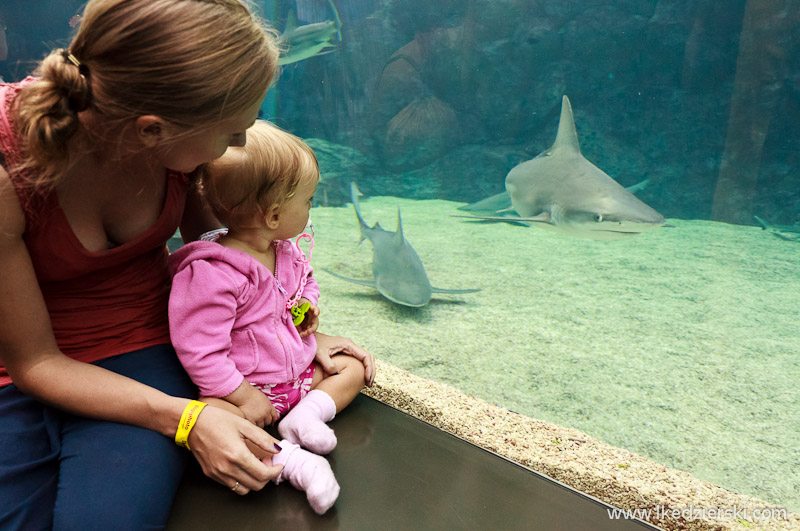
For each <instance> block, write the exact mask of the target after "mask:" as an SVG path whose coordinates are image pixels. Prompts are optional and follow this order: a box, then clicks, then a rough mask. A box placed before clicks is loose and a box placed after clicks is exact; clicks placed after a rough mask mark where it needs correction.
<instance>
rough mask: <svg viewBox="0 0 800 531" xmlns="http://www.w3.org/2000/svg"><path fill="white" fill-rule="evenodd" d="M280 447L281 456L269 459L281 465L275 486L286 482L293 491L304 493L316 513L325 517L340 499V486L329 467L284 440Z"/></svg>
mask: <svg viewBox="0 0 800 531" xmlns="http://www.w3.org/2000/svg"><path fill="white" fill-rule="evenodd" d="M280 447H281V448H282V450H281V451H280V453H277V454H275V455H274V456H272V464H274V465H283V471H282V472H281V475H280V476H278V478H277V479H276V480H275V483H280V482H281V481H283V480H285V479H288V480H289V483H291V484H292V486H294V488H296V489H298V490H302V491H305V493H306V497H307V498H308V503H310V504H311V508H312V509H314V512H315V513H317V514H324V513H325V511H327V510H328V509H330V508H331V507H332V506H333V504H334V502H336V498H338V497H339V484H338V483H337V482H336V477H334V475H333V470H331V465H329V464H328V461H327V460H326V459H325V458H324V457H322V456H319V455H316V454H312V453H311V452H308V451H306V450H303V449H302V448H300V447H299V446H297V445H296V444H294V443H292V442H289V441H287V440H286V439H284V440H282V441H281V442H280Z"/></svg>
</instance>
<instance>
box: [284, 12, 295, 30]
mask: <svg viewBox="0 0 800 531" xmlns="http://www.w3.org/2000/svg"><path fill="white" fill-rule="evenodd" d="M295 29H297V15H295V14H294V10H293V9H290V10H289V15H288V16H287V17H286V27H285V28H284V29H283V33H284V34H288V33H289V32H290V31H292V30H295Z"/></svg>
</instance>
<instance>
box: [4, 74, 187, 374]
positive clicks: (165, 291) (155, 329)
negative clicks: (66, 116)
mask: <svg viewBox="0 0 800 531" xmlns="http://www.w3.org/2000/svg"><path fill="white" fill-rule="evenodd" d="M34 81H35V79H33V78H27V79H25V80H23V81H21V82H20V83H9V84H0V153H2V155H3V158H4V160H5V163H4V166H5V168H6V170H7V171H8V172H9V175H10V177H11V181H12V182H13V184H14V188H15V190H16V192H17V196H18V197H19V201H20V204H21V206H22V209H23V210H24V212H25V223H26V227H25V233H24V235H23V237H24V240H25V244H26V246H27V248H28V252H29V253H30V256H31V260H32V262H33V267H34V270H35V271H36V276H37V278H38V280H39V286H40V288H41V290H42V294H43V295H44V300H45V303H46V304H47V310H48V312H49V314H50V320H51V322H52V326H53V332H54V334H55V338H56V341H57V342H58V346H59V348H60V349H61V351H62V352H64V354H66V355H67V356H69V357H71V358H74V359H76V360H79V361H84V362H91V361H96V360H99V359H103V358H108V357H111V356H115V355H117V354H122V353H125V352H130V351H133V350H137V349H140V348H145V347H148V346H153V345H158V344H164V343H169V324H168V320H167V302H168V298H169V288H170V276H169V271H168V269H167V255H168V252H167V247H166V241H167V240H168V239H169V237H170V236H172V234H173V233H174V232H175V230H176V229H177V227H178V224H179V223H180V220H181V217H182V215H183V208H184V204H185V200H186V190H187V188H188V184H189V179H188V178H187V176H186V175H184V174H181V173H177V172H168V173H167V175H166V178H167V179H168V184H167V189H166V198H165V201H164V208H163V210H162V212H161V215H160V216H159V218H158V220H157V221H156V223H155V224H154V225H153V226H152V227H150V228H149V229H148V230H147V231H146V232H144V233H143V234H141V235H139V236H138V237H136V238H135V239H133V240H131V241H129V242H126V243H124V244H122V245H120V246H118V247H114V248H112V249H109V250H106V251H102V252H97V253H95V252H91V251H89V250H87V249H86V248H84V247H83V245H82V244H81V243H80V241H79V240H78V238H77V236H75V234H74V233H73V232H72V229H71V228H70V225H69V223H68V221H67V218H66V216H65V215H64V212H63V211H62V210H61V207H60V206H59V204H58V197H57V195H56V193H55V192H49V193H39V192H35V191H33V190H32V189H31V187H29V186H27V184H26V183H27V182H28V180H27V177H29V175H30V174H29V173H27V172H20V171H14V167H15V166H16V165H17V164H18V163H19V162H20V161H21V160H22V156H21V153H20V147H19V145H18V141H17V138H16V135H15V129H14V124H13V111H12V103H13V100H14V98H15V97H16V96H17V94H18V93H19V91H20V90H21V89H22V87H23V86H25V85H26V84H28V83H31V82H34ZM9 383H11V379H10V378H9V376H8V373H7V372H6V370H5V367H3V366H2V365H0V386H3V385H7V384H9Z"/></svg>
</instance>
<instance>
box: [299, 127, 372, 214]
mask: <svg viewBox="0 0 800 531" xmlns="http://www.w3.org/2000/svg"><path fill="white" fill-rule="evenodd" d="M304 142H305V143H306V144H308V145H309V147H311V149H313V150H314V154H315V155H316V157H317V161H318V162H319V171H320V183H319V185H318V187H317V192H316V193H315V194H314V200H315V204H320V205H323V206H341V205H344V204H345V203H346V202H347V201H349V200H350V199H349V198H350V188H349V186H350V181H351V180H352V179H353V175H364V174H374V173H375V172H376V170H375V167H376V164H375V161H374V159H372V158H371V157H369V156H367V155H365V154H364V153H362V152H361V151H359V150H358V149H355V148H352V147H350V146H343V145H341V144H336V143H334V142H328V141H327V140H322V139H320V138H306V139H304Z"/></svg>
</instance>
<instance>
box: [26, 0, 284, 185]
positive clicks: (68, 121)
mask: <svg viewBox="0 0 800 531" xmlns="http://www.w3.org/2000/svg"><path fill="white" fill-rule="evenodd" d="M278 54H279V50H278V46H277V40H276V33H275V32H274V31H273V30H271V29H269V28H268V27H266V26H265V25H264V24H263V23H262V22H261V21H260V20H259V19H258V18H256V17H255V16H254V15H253V14H252V13H251V12H250V11H249V10H248V8H247V7H246V5H245V4H244V3H243V2H242V1H240V0H89V2H88V3H87V4H86V8H85V10H84V12H83V17H82V19H81V24H80V26H79V28H78V31H77V34H76V35H75V37H74V38H73V40H72V43H71V44H70V46H69V49H68V50H56V51H53V52H51V53H50V55H48V56H47V57H46V58H45V59H44V60H43V61H42V63H41V64H40V66H39V68H38V70H37V75H38V76H39V77H40V79H39V80H38V81H36V82H34V83H32V84H30V85H28V86H27V87H25V88H24V89H23V90H22V91H21V92H20V95H19V97H18V98H17V101H16V112H17V116H16V125H17V129H18V131H19V133H20V136H21V140H22V145H23V147H24V148H25V150H26V155H27V160H25V162H24V163H23V167H34V168H36V169H37V170H38V171H37V173H38V174H39V175H38V176H37V177H36V180H37V182H36V183H35V184H37V185H41V184H45V185H52V184H55V183H56V182H57V181H58V179H59V178H60V177H61V176H62V175H63V174H64V173H65V171H66V169H67V168H69V165H70V163H71V162H72V160H71V159H72V158H73V157H72V154H70V153H69V152H68V150H67V142H68V141H69V140H70V139H71V138H72V137H73V135H75V133H76V131H78V129H79V125H80V122H79V120H78V113H79V112H80V111H83V110H90V111H91V112H92V113H94V115H96V116H97V117H98V118H99V120H100V121H101V122H100V123H102V124H103V125H105V126H110V127H115V126H116V127H121V126H122V124H123V123H126V122H127V123H129V124H130V123H133V119H135V118H136V117H138V116H142V115H147V114H153V115H156V116H159V117H161V118H163V119H164V120H166V121H167V122H169V123H170V124H172V125H174V126H176V128H177V129H178V130H182V131H184V132H185V133H186V134H192V133H196V132H199V131H201V130H203V129H206V128H209V127H213V126H214V125H215V124H216V123H218V122H219V121H221V120H223V119H225V118H226V117H229V116H230V115H232V114H235V113H237V112H242V111H244V110H245V109H247V108H248V107H250V106H252V105H253V104H255V103H256V102H257V101H258V98H260V97H262V96H263V95H264V93H265V92H266V90H267V88H268V86H269V85H270V83H271V82H272V78H273V76H274V74H275V70H276V68H277V61H278ZM116 136H121V135H116Z"/></svg>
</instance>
